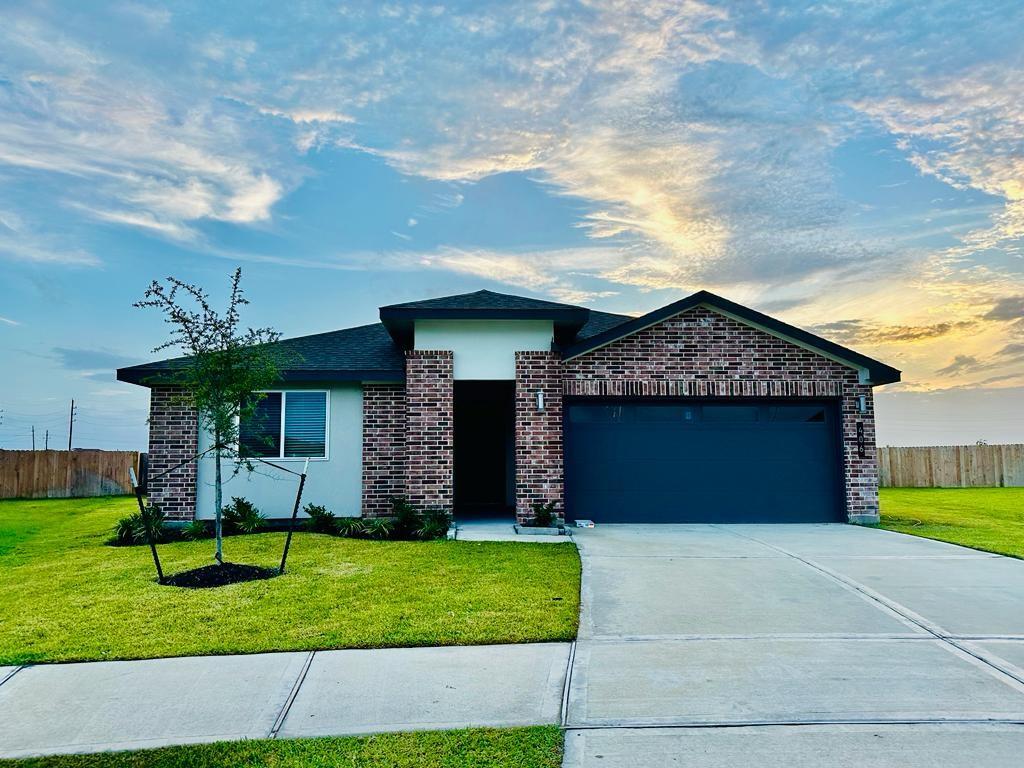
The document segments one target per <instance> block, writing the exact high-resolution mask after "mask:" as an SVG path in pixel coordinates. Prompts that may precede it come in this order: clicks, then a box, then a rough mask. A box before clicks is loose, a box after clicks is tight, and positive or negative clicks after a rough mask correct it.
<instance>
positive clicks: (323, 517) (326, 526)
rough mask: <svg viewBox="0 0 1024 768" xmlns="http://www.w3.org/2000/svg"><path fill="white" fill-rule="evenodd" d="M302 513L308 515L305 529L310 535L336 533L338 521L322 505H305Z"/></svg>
mask: <svg viewBox="0 0 1024 768" xmlns="http://www.w3.org/2000/svg"><path fill="white" fill-rule="evenodd" d="M302 511H303V512H305V513H306V514H307V515H309V519H308V520H306V523H305V527H306V530H307V531H310V532H312V533H328V534H335V533H337V532H338V519H337V518H336V517H335V516H334V513H333V512H331V511H330V510H329V509H327V507H325V506H323V505H322V504H307V505H306V506H304V507H303V508H302Z"/></svg>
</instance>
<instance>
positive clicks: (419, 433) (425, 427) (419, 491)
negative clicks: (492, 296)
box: [405, 349, 455, 510]
mask: <svg viewBox="0 0 1024 768" xmlns="http://www.w3.org/2000/svg"><path fill="white" fill-rule="evenodd" d="M454 359H455V356H454V354H453V353H452V352H451V351H448V350H420V349H416V350H410V351H409V352H406V353H405V398H406V420H407V422H406V437H405V441H406V442H405V445H406V495H407V496H408V498H409V501H410V502H411V503H412V504H413V505H414V506H416V507H420V508H426V507H441V508H443V509H447V510H451V508H452V503H453V500H454V490H455V489H454V483H453V474H452V473H453V466H454V461H453V456H452V444H453V435H454V425H455V415H454V405H455V389H454V386H453V382H452V373H453V365H454Z"/></svg>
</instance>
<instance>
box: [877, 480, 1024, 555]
mask: <svg viewBox="0 0 1024 768" xmlns="http://www.w3.org/2000/svg"><path fill="white" fill-rule="evenodd" d="M879 496H880V497H881V512H882V521H881V523H880V526H879V527H881V528H885V529H886V530H889V531H898V532H900V533H909V534H913V535H914V536H923V537H924V538H927V539H938V540H939V541H946V542H949V543H950V544H960V545H961V546H964V547H972V548H973V549H980V550H984V551H985V552H995V553H996V554H1000V555H1009V556H1010V557H1019V558H1024V488H881V489H879Z"/></svg>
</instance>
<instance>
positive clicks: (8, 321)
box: [0, 317, 21, 325]
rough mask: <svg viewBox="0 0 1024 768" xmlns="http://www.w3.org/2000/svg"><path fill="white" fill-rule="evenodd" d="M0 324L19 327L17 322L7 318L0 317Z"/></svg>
mask: <svg viewBox="0 0 1024 768" xmlns="http://www.w3.org/2000/svg"><path fill="white" fill-rule="evenodd" d="M0 323H3V324H4V325H21V323H20V322H19V321H18V320H12V319H11V318H9V317H0Z"/></svg>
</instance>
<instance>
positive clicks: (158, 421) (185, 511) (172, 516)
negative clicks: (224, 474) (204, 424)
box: [148, 387, 199, 520]
mask: <svg viewBox="0 0 1024 768" xmlns="http://www.w3.org/2000/svg"><path fill="white" fill-rule="evenodd" d="M182 392H183V390H182V389H181V388H180V387H153V388H152V390H150V395H149V468H148V472H149V476H150V477H153V476H154V475H157V474H160V473H161V472H165V471H166V470H168V469H170V468H171V467H173V466H174V465H176V464H179V463H180V462H182V461H185V460H186V459H189V458H192V457H193V456H195V455H196V453H197V452H198V451H199V419H198V417H197V416H196V412H195V410H194V409H193V408H192V407H191V406H189V405H187V404H186V403H184V402H183V400H182ZM149 500H150V501H151V502H152V503H153V504H156V505H157V506H158V507H160V509H162V510H163V512H164V514H165V515H166V516H167V519H168V520H191V519H192V518H193V517H195V514H196V463H195V462H194V461H192V462H189V463H188V464H186V465H185V466H183V467H181V468H180V469H178V470H177V471H176V472H172V473H171V474H169V475H167V476H166V477H162V478H159V479H156V480H151V481H149Z"/></svg>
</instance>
